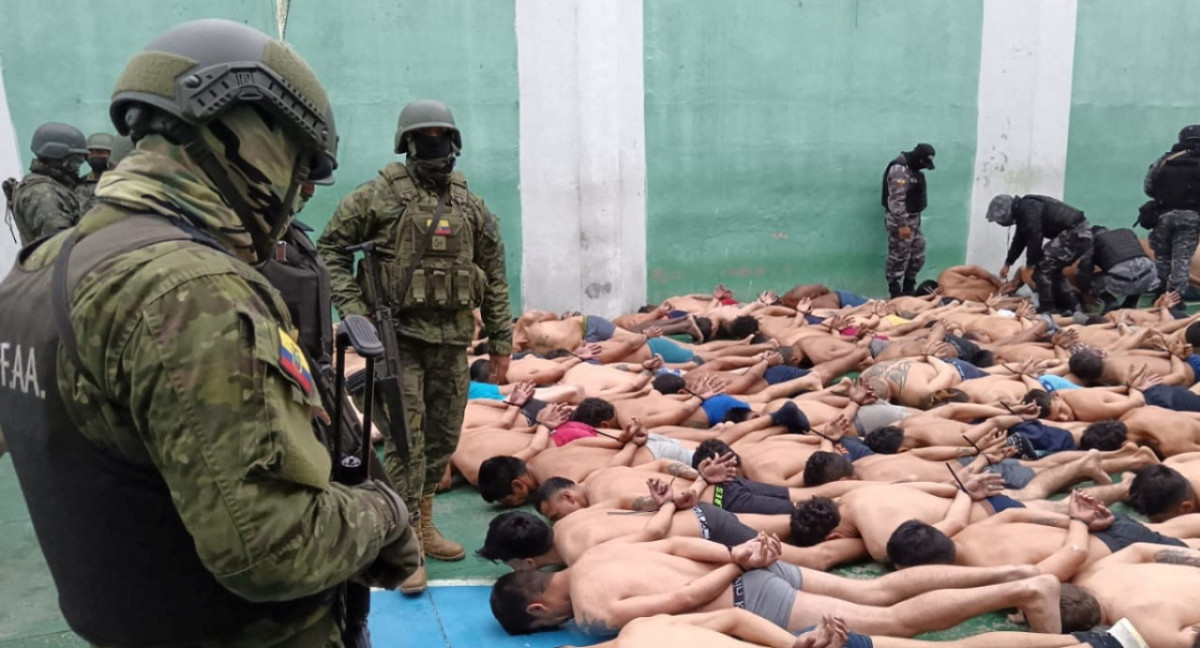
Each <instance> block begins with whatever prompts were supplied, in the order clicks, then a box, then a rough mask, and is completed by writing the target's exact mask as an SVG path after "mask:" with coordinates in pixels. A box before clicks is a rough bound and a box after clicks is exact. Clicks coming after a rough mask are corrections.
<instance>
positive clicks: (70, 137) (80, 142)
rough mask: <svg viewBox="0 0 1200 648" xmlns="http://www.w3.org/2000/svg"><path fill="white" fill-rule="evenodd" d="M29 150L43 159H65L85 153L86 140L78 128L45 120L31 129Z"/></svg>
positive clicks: (86, 152) (86, 151)
mask: <svg viewBox="0 0 1200 648" xmlns="http://www.w3.org/2000/svg"><path fill="white" fill-rule="evenodd" d="M29 150H31V151H33V154H34V155H36V156H38V157H39V158H42V159H45V160H65V159H66V158H68V157H70V156H72V155H87V154H88V150H87V140H85V139H83V133H82V132H80V130H79V129H78V128H75V127H74V126H72V125H70V124H64V123H62V122H47V123H45V124H42V125H41V126H38V127H37V130H35V131H33V141H32V142H31V143H30V146H29Z"/></svg>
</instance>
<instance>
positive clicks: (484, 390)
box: [467, 380, 504, 400]
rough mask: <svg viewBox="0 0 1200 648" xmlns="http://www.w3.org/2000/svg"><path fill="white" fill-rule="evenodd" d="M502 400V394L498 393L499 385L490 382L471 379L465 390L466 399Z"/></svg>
mask: <svg viewBox="0 0 1200 648" xmlns="http://www.w3.org/2000/svg"><path fill="white" fill-rule="evenodd" d="M476 399H483V400H504V394H501V393H500V385H493V384H491V383H481V382H475V381H474V380H472V381H471V387H470V389H469V390H468V391H467V400H476Z"/></svg>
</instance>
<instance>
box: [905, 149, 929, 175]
mask: <svg viewBox="0 0 1200 648" xmlns="http://www.w3.org/2000/svg"><path fill="white" fill-rule="evenodd" d="M936 154H937V151H934V150H933V145H931V144H925V143H923V142H922V143H921V144H917V145H916V147H914V148H913V150H911V151H904V159H905V161H907V162H908V167H909V168H910V169H912V170H913V171H920V170H921V169H929V170H930V171H932V170H933V169H934V168H936V167H934V166H933V156H934V155H936Z"/></svg>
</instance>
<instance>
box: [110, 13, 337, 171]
mask: <svg viewBox="0 0 1200 648" xmlns="http://www.w3.org/2000/svg"><path fill="white" fill-rule="evenodd" d="M243 104H250V105H253V106H255V107H257V108H260V109H262V110H264V111H266V112H267V113H269V114H270V115H271V116H273V117H275V118H276V119H278V120H279V122H280V123H281V124H283V125H284V127H285V128H287V129H288V130H289V132H291V133H293V134H294V137H296V138H298V139H299V140H300V143H301V145H302V146H304V147H305V148H307V149H311V150H313V151H314V156H313V159H312V160H310V161H309V169H310V176H309V177H310V178H312V179H317V178H322V177H327V176H329V175H330V174H332V172H333V169H335V168H336V167H337V145H338V137H337V131H336V128H335V126H334V123H333V119H332V114H333V113H332V110H331V109H330V106H329V97H328V96H327V95H326V93H325V88H324V87H322V85H321V83H320V81H318V80H317V76H316V74H314V73H313V70H312V68H310V67H309V66H308V63H306V62H305V61H304V59H302V58H300V55H299V54H297V53H296V52H295V51H294V50H292V48H290V47H288V46H287V45H286V44H284V43H283V42H281V41H276V40H272V39H271V38H270V37H269V36H267V35H266V34H264V33H262V32H260V31H258V30H256V29H254V28H252V27H248V26H246V25H243V24H241V23H237V22H233V21H230V20H221V19H215V18H209V19H204V20H193V21H191V22H186V23H183V24H181V25H178V26H176V27H173V28H171V29H168V30H167V31H165V32H163V33H162V34H160V35H159V36H158V37H157V38H155V39H154V40H153V41H151V42H150V44H149V45H147V46H146V47H145V48H144V49H143V50H142V51H141V52H138V53H137V54H135V55H134V56H133V58H131V59H130V60H129V62H128V63H126V64H125V69H124V70H122V71H121V76H120V77H119V78H118V79H117V84H116V87H115V88H114V89H113V94H112V103H111V105H110V106H109V116H110V117H111V118H112V122H113V125H114V126H116V128H117V132H118V133H120V134H122V135H130V134H131V135H132V136H133V139H134V141H137V140H138V139H140V138H141V137H142V136H144V135H146V134H148V133H155V132H167V131H169V130H171V129H172V128H174V127H177V125H178V123H177V122H182V123H183V124H185V125H187V126H191V127H196V126H200V125H202V124H204V123H206V122H208V121H210V120H212V119H214V118H216V117H218V116H220V115H221V114H222V113H224V112H226V111H228V110H230V109H232V108H234V107H235V106H239V105H243ZM164 115H165V116H169V117H170V118H174V119H175V120H177V122H176V123H175V124H172V122H171V120H170V119H164Z"/></svg>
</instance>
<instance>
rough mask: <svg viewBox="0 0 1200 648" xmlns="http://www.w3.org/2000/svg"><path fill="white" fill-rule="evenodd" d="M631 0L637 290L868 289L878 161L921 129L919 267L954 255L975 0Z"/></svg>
mask: <svg viewBox="0 0 1200 648" xmlns="http://www.w3.org/2000/svg"><path fill="white" fill-rule="evenodd" d="M896 7H897V5H896V4H895V3H894V2H888V1H887V0H855V1H850V0H799V1H798V0H770V1H766V0H763V1H759V2H753V3H750V2H747V3H730V2H723V1H720V0H653V1H652V2H646V4H645V60H646V63H645V85H646V164H647V185H648V187H647V260H648V261H647V263H648V267H649V271H648V274H649V296H650V298H651V299H652V300H653V299H660V298H662V297H665V296H669V295H673V294H680V293H686V292H693V291H706V290H707V289H708V288H710V287H711V286H712V285H713V284H714V283H717V282H724V283H725V284H726V285H727V286H729V287H730V288H731V289H734V290H735V292H739V293H741V294H742V296H745V294H746V291H749V290H752V291H754V292H757V291H759V290H763V289H767V288H773V289H776V290H786V289H787V288H789V287H791V286H792V285H794V284H795V283H797V282H801V281H803V282H813V281H819V282H823V283H826V284H828V285H830V286H832V287H835V288H842V289H849V290H854V291H859V292H864V293H868V294H880V293H883V292H885V283H884V280H883V266H884V258H885V256H886V235H885V232H884V230H883V224H882V218H883V216H882V213H883V212H882V207H881V206H880V203H879V196H880V184H881V178H882V175H883V168H884V166H885V164H886V163H887V162H888V161H889V160H890V159H891V158H893V157H895V156H896V154H897V153H898V152H899V151H900V150H901V149H907V148H911V147H912V145H914V144H916V143H917V142H918V141H928V142H931V143H933V144H934V145H935V146H936V148H937V151H938V155H937V166H938V169H937V170H936V171H934V172H932V173H931V174H929V179H930V207H929V210H928V211H927V212H926V216H925V221H924V226H925V232H926V236H927V238H928V241H929V249H928V261H927V263H926V270H925V272H924V274H925V275H929V276H935V275H936V273H937V272H938V271H940V269H941V268H944V267H946V266H947V265H955V264H959V263H961V262H962V261H963V258H964V254H965V245H964V243H965V241H966V234H967V210H968V201H969V197H970V188H971V173H972V171H971V170H972V167H973V164H974V156H975V120H976V110H975V104H976V96H977V91H978V73H979V72H978V71H979V46H980V30H981V25H982V5H981V3H980V2H978V1H974V2H966V1H963V0H910V1H909V2H906V3H904V8H905V11H904V12H903V13H901V12H898V11H896Z"/></svg>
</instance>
